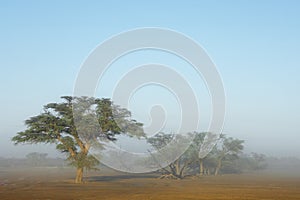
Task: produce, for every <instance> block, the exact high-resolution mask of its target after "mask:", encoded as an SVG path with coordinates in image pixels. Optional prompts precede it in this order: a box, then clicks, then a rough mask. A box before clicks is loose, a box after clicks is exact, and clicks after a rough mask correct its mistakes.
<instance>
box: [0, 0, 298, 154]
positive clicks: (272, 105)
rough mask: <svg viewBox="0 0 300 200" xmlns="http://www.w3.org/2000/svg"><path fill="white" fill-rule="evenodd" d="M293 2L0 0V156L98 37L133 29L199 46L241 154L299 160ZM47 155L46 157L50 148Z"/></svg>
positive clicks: (66, 84)
mask: <svg viewBox="0 0 300 200" xmlns="http://www.w3.org/2000/svg"><path fill="white" fill-rule="evenodd" d="M299 10H300V2H299V1H182V2H181V3H180V2H177V1H147V2H146V1H1V3H0V27H1V32H0V36H1V37H0V66H1V73H0V81H1V82H0V83H1V84H0V89H1V92H2V94H1V99H0V102H1V104H0V110H1V114H0V125H1V126H0V134H1V139H0V146H1V151H0V156H7V157H10V156H23V155H25V154H26V153H28V152H29V151H32V150H40V151H43V152H45V151H47V152H48V151H49V152H48V153H49V154H53V153H52V152H54V150H53V147H49V146H47V147H44V146H38V147H34V148H28V147H27V146H19V147H14V146H13V145H12V144H11V143H10V138H11V137H13V135H14V134H15V133H16V132H17V131H20V130H22V129H23V128H24V126H23V122H24V120H25V119H26V118H28V117H29V116H32V115H35V114H38V113H40V112H41V109H42V105H44V104H46V103H48V102H52V101H58V100H59V97H60V96H61V95H71V94H72V91H73V86H74V82H75V79H76V76H77V73H78V71H79V69H80V65H81V64H82V62H83V61H84V59H85V58H86V57H87V56H88V54H89V53H90V52H91V50H93V49H94V48H95V47H96V46H97V45H98V44H100V43H101V42H102V41H104V40H105V39H107V38H108V37H110V36H112V35H115V34H117V33H119V32H122V31H126V30H130V29H133V28H138V27H165V28H170V29H173V30H177V31H179V32H182V33H184V34H186V35H188V36H190V37H192V38H193V39H194V40H196V41H197V42H198V43H199V44H201V45H202V46H203V47H204V48H205V49H206V51H207V52H208V54H209V55H210V56H211V58H212V59H213V61H214V62H215V64H216V65H217V67H218V69H219V71H220V73H221V76H222V78H223V81H224V86H225V89H226V95H227V117H226V122H225V127H224V132H225V133H227V134H229V135H231V136H234V137H239V138H241V139H245V140H246V142H247V143H246V144H247V150H248V151H258V152H263V153H268V154H272V155H284V156H298V157H300V147H299V144H300V128H299V120H300V93H299V91H300V90H299V89H300V76H299V74H300V56H299V55H300V37H299V36H300V12H299ZM53 155H55V154H53Z"/></svg>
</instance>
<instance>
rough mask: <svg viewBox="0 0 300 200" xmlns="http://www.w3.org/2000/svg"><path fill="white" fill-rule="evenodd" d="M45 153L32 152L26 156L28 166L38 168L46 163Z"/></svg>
mask: <svg viewBox="0 0 300 200" xmlns="http://www.w3.org/2000/svg"><path fill="white" fill-rule="evenodd" d="M47 156H48V154H47V153H38V152H32V153H29V154H27V155H26V158H27V160H28V162H29V163H30V165H32V166H40V165H41V164H42V163H43V162H45V161H46V157H47Z"/></svg>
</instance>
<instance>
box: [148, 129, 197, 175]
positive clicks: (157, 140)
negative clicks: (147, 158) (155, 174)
mask: <svg viewBox="0 0 300 200" xmlns="http://www.w3.org/2000/svg"><path fill="white" fill-rule="evenodd" d="M188 138H189V136H188V135H187V136H185V135H172V134H165V133H158V134H156V135H155V136H154V137H151V138H149V139H148V140H147V141H148V143H149V144H151V145H152V146H153V147H154V148H155V149H156V150H157V151H158V152H161V153H162V154H163V155H164V156H165V157H164V158H159V159H164V160H168V159H170V158H174V157H175V155H177V154H178V150H179V149H181V146H180V145H182V144H186V142H187V141H188ZM171 141H172V142H173V145H172V147H171V149H168V150H167V152H166V151H165V152H164V150H163V147H164V146H166V145H167V144H168V143H170V142H171ZM153 159H154V161H156V160H157V158H153ZM159 159H158V160H159ZM169 162H170V164H169V165H168V166H167V167H164V168H162V169H161V170H160V171H161V172H162V173H163V175H162V176H161V178H176V179H182V178H184V176H185V170H186V169H187V167H188V166H189V165H190V164H191V163H192V162H193V160H191V159H190V156H189V155H188V154H186V153H184V154H182V155H181V156H179V158H177V159H176V160H175V161H171V160H170V161H169ZM157 164H158V165H159V163H157Z"/></svg>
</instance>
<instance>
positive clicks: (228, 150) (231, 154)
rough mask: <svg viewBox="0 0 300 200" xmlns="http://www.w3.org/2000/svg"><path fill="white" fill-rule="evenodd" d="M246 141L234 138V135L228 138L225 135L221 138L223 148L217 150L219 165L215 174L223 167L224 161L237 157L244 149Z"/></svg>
mask: <svg viewBox="0 0 300 200" xmlns="http://www.w3.org/2000/svg"><path fill="white" fill-rule="evenodd" d="M243 143H244V141H243V140H239V139H234V138H232V137H229V138H227V137H226V136H225V135H223V136H222V139H221V148H220V149H217V151H216V158H217V166H216V170H215V175H218V174H219V171H220V169H221V167H222V162H223V161H224V160H225V159H227V161H228V160H233V159H237V158H238V155H239V154H241V153H242V150H243V149H244V145H243Z"/></svg>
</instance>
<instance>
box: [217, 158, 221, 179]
mask: <svg viewBox="0 0 300 200" xmlns="http://www.w3.org/2000/svg"><path fill="white" fill-rule="evenodd" d="M221 166H222V159H219V160H218V165H217V167H216V171H215V176H217V175H218V174H219V171H220V169H221Z"/></svg>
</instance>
